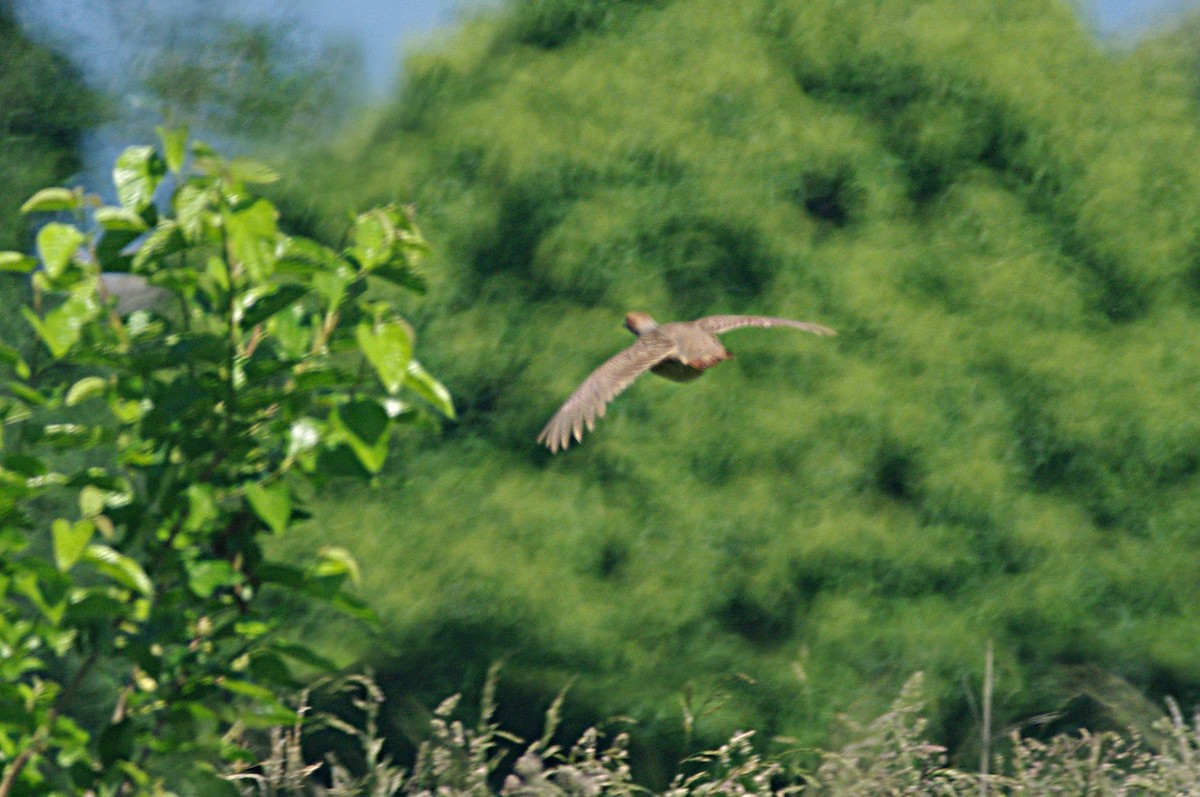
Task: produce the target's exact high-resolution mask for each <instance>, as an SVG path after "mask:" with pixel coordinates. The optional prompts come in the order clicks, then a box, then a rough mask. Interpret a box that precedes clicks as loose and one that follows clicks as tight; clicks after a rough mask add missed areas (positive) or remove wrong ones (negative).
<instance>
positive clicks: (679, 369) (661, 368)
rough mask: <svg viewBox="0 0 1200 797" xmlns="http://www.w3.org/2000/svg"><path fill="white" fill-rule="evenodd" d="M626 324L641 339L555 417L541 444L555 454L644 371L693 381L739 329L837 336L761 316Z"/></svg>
mask: <svg viewBox="0 0 1200 797" xmlns="http://www.w3.org/2000/svg"><path fill="white" fill-rule="evenodd" d="M625 326H626V327H627V328H628V329H629V331H630V332H632V333H633V334H635V335H637V341H636V342H635V343H634V344H633V345H632V346H630V347H629V348H628V349H626V350H625V351H623V352H621V353H620V354H618V355H616V356H615V357H613V358H612V359H610V360H609V361H608V362H606V363H604V365H602V366H600V367H599V368H597V369H596V370H595V371H593V372H592V374H591V376H589V377H588V378H587V379H585V380H583V384H581V385H580V386H579V387H578V388H576V389H575V392H574V393H572V394H571V397H570V398H568V399H567V400H566V402H565V403H564V404H563V405H562V407H560V408H559V410H558V412H556V413H554V417H553V418H551V419H550V422H549V423H547V424H546V428H545V429H543V430H542V433H541V434H539V435H538V442H539V443H542V444H544V445H545V446H546V447H547V448H549V449H550V451H551V452H552V453H554V452H557V451H558V450H559V449H561V448H566V447H567V446H569V445H570V444H571V438H572V437H573V438H575V440H576V441H582V440H583V428H584V426H587V428H588V430H589V431H590V430H591V429H593V428H594V427H595V425H596V419H597V418H602V417H604V412H605V409H606V407H607V406H608V402H610V401H612V400H613V399H614V398H616V397H617V396H618V395H619V394H620V393H621V391H623V390H624V389H625V388H627V387H629V385H630V384H632V383H633V380H635V379H637V378H638V377H639V376H641V375H642V373H643V372H644V371H653V372H654V373H656V374H658V375H660V376H665V377H666V378H667V379H673V380H675V381H677V382H690V381H691V380H693V379H695V378H697V377H698V376H700V374H702V373H704V371H705V370H707V369H709V368H711V367H712V366H714V365H716V364H717V363H719V362H721V361H722V360H728V359H729V358H730V357H732V356H733V355H732V354H730V353H729V352H728V351H727V350H726V348H725V347H724V346H722V345H721V341H720V340H718V339H717V335H720V334H721V333H722V332H728V331H729V330H731V329H737V328H738V327H793V328H795V329H802V330H804V331H805V332H812V333H814V334H817V335H836V334H837V333H836V332H834V331H833V330H832V329H830V328H829V327H823V326H821V325H820V324H810V323H807V322H805V321H791V320H789V319H787V318H769V317H767V316H761V315H710V316H707V317H705V318H698V319H696V320H695V321H684V322H679V323H674V324H662V325H659V324H657V323H655V321H654V319H653V318H651V317H650V316H648V315H646V314H645V313H629V314H628V315H626V316H625Z"/></svg>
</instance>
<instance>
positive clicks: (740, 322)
mask: <svg viewBox="0 0 1200 797" xmlns="http://www.w3.org/2000/svg"><path fill="white" fill-rule="evenodd" d="M694 323H695V324H696V326H698V327H700V329H703V330H704V331H705V332H710V333H712V334H713V335H720V334H721V333H722V332H728V331H729V330H731V329H737V328H738V327H792V328H794V329H803V330H804V331H805V332H811V333H813V334H814V335H836V334H837V333H836V332H834V331H833V330H832V329H830V328H829V327H826V326H821V325H820V324H813V323H810V322H808V321H792V320H791V319H790V318H771V317H770V316H765V315H710V316H705V317H704V318H697V319H696V321H695V322H694Z"/></svg>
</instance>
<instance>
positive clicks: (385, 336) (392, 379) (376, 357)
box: [354, 320, 412, 394]
mask: <svg viewBox="0 0 1200 797" xmlns="http://www.w3.org/2000/svg"><path fill="white" fill-rule="evenodd" d="M354 337H355V339H356V340H357V341H358V348H359V349H360V350H361V351H362V353H363V355H364V356H365V357H366V358H367V361H368V362H369V363H371V366H372V367H373V368H374V369H375V373H376V374H378V375H379V381H380V382H382V383H383V387H384V389H385V390H387V392H388V393H392V394H394V393H396V392H398V391H399V390H400V387H401V386H402V385H403V384H404V380H405V378H406V376H407V373H408V363H409V360H411V359H412V332H411V330H410V329H409V327H408V324H405V323H404V322H403V321H399V320H396V321H387V322H384V323H380V324H374V325H371V324H367V323H362V324H359V325H358V326H357V327H356V328H355V330H354Z"/></svg>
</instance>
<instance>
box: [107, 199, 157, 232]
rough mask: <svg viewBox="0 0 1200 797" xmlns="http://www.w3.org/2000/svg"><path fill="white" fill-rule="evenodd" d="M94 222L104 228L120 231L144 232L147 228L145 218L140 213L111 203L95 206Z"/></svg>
mask: <svg viewBox="0 0 1200 797" xmlns="http://www.w3.org/2000/svg"><path fill="white" fill-rule="evenodd" d="M96 223H97V224H99V225H100V226H101V227H103V228H104V229H106V230H113V231H120V232H145V231H146V229H147V227H146V220H145V219H144V218H142V215H141V214H140V213H135V212H134V211H132V210H130V209H129V208H121V207H116V206H113V205H105V206H104V207H102V208H96Z"/></svg>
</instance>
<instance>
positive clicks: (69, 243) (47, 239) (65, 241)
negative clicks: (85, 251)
mask: <svg viewBox="0 0 1200 797" xmlns="http://www.w3.org/2000/svg"><path fill="white" fill-rule="evenodd" d="M86 241H87V236H86V235H84V234H83V233H82V232H80V231H79V230H78V229H77V228H75V227H74V226H72V225H70V224H60V223H59V222H56V221H52V222H50V223H49V224H47V225H46V226H44V227H42V229H40V230H38V235H37V249H38V255H39V256H40V257H41V258H42V266H43V267H44V268H45V269H46V274H47V275H49V277H50V278H51V279H58V278H59V277H61V276H62V274H63V271H65V270H66V268H67V264H68V263H70V262H71V259H72V258H73V257H75V253H76V252H78V251H79V247H81V246H83V244H84V243H85V242H86Z"/></svg>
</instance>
